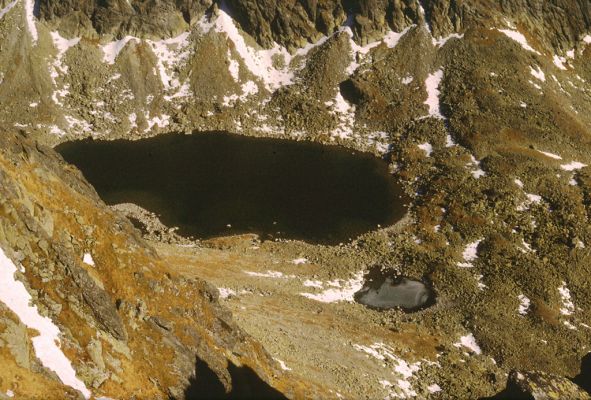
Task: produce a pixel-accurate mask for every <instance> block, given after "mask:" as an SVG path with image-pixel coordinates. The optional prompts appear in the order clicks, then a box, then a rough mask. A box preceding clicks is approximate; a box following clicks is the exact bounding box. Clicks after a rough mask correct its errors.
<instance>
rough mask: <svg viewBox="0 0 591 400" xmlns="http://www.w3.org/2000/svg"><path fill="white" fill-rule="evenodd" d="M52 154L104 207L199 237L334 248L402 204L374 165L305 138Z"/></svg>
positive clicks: (92, 144) (86, 146)
mask: <svg viewBox="0 0 591 400" xmlns="http://www.w3.org/2000/svg"><path fill="white" fill-rule="evenodd" d="M56 150H57V151H58V152H59V153H60V154H61V155H62V156H63V157H64V159H65V160H66V161H68V162H70V163H72V164H74V165H76V166H77V167H78V168H79V169H80V170H81V171H82V173H83V174H84V176H85V177H86V179H87V180H88V181H89V182H90V183H91V184H92V185H93V186H94V188H95V189H96V190H97V192H98V193H99V195H100V196H101V198H102V199H103V200H104V201H105V202H106V203H107V204H110V205H113V204H119V203H134V204H137V205H139V206H140V207H142V208H144V209H146V210H149V211H151V212H153V213H155V214H157V215H158V216H159V217H160V220H161V221H162V223H164V224H165V225H167V226H169V227H173V226H176V227H179V230H178V232H179V234H181V235H183V236H187V237H195V238H200V239H207V238H211V237H216V236H227V235H234V234H243V233H256V234H259V235H260V236H261V238H262V239H267V240H268V239H274V238H281V239H299V240H305V241H308V242H312V243H323V244H338V243H340V242H347V241H348V240H349V239H354V238H356V237H357V236H359V235H360V234H362V233H365V232H368V231H371V230H374V229H376V228H377V226H378V225H381V226H388V225H391V224H393V223H395V222H397V221H398V220H399V219H400V218H402V217H403V216H404V214H405V213H406V203H408V201H407V199H406V198H405V197H404V195H403V191H402V188H401V186H400V185H399V184H398V182H397V181H396V180H395V179H394V178H393V177H392V175H391V174H390V173H389V171H388V164H387V163H386V162H385V161H384V160H381V159H379V158H376V157H375V156H373V155H372V154H369V153H363V152H358V151H352V150H350V149H346V148H343V147H339V146H326V145H321V144H318V143H312V142H306V141H302V142H297V141H293V140H279V139H262V138H252V137H246V136H240V135H235V134H228V133H222V132H209V133H195V134H193V135H182V134H167V135H160V136H157V137H153V138H149V139H142V140H137V141H129V140H114V141H101V140H96V141H93V140H91V139H86V140H81V141H76V142H68V143H63V144H61V145H59V146H57V147H56Z"/></svg>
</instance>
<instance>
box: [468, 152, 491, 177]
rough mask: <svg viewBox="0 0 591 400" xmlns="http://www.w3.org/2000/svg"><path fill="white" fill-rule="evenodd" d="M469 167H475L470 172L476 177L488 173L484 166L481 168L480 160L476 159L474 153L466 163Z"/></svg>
mask: <svg viewBox="0 0 591 400" xmlns="http://www.w3.org/2000/svg"><path fill="white" fill-rule="evenodd" d="M466 166H467V167H470V166H472V167H474V169H473V170H472V171H471V172H470V173H471V174H472V176H473V177H474V179H480V178H481V177H483V176H485V175H486V172H484V170H483V169H482V168H480V161H478V160H477V159H476V157H474V156H473V155H470V162H469V163H468V164H466Z"/></svg>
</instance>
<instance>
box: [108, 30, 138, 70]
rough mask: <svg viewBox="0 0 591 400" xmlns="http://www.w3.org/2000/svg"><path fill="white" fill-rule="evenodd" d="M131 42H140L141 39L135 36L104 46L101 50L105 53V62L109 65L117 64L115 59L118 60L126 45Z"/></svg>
mask: <svg viewBox="0 0 591 400" xmlns="http://www.w3.org/2000/svg"><path fill="white" fill-rule="evenodd" d="M131 40H134V41H136V42H138V41H139V39H137V38H135V37H133V36H125V37H124V38H123V39H120V40H115V41H113V42H109V43H107V44H104V45H102V46H101V50H102V51H103V61H104V62H106V63H107V64H111V65H112V64H115V59H116V58H117V56H118V55H119V53H120V52H121V50H123V48H124V47H125V45H127V42H129V41H131Z"/></svg>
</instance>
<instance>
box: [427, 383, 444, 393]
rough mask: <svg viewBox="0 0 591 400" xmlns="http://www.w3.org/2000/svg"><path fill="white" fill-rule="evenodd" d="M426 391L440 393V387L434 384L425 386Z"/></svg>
mask: <svg viewBox="0 0 591 400" xmlns="http://www.w3.org/2000/svg"><path fill="white" fill-rule="evenodd" d="M427 390H428V391H429V393H438V392H441V387H440V386H439V385H438V384H436V383H434V384H432V385H429V386H427Z"/></svg>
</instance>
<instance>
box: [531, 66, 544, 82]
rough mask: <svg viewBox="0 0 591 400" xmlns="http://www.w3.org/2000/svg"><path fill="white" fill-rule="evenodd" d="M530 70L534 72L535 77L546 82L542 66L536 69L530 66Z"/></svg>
mask: <svg viewBox="0 0 591 400" xmlns="http://www.w3.org/2000/svg"><path fill="white" fill-rule="evenodd" d="M529 72H530V73H531V74H532V76H533V77H534V78H536V79H538V80H540V81H542V82H546V74H544V71H542V70H541V69H540V67H536V69H534V68H533V67H529Z"/></svg>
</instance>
